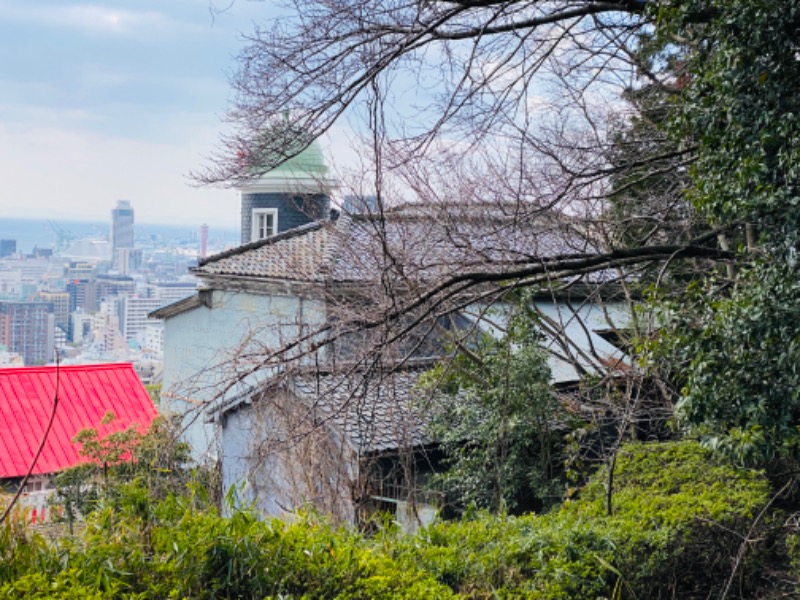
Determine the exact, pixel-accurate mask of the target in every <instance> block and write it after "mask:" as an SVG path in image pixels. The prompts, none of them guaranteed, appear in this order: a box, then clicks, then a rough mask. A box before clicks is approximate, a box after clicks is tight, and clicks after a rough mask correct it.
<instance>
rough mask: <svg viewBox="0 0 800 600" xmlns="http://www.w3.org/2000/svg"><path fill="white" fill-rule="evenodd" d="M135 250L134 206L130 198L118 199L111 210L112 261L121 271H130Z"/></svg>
mask: <svg viewBox="0 0 800 600" xmlns="http://www.w3.org/2000/svg"><path fill="white" fill-rule="evenodd" d="M132 251H133V207H132V206H131V203H130V200H117V207H116V208H115V209H113V210H112V211H111V261H112V263H113V265H114V267H115V268H116V269H117V270H119V271H120V272H121V273H123V274H125V273H127V272H128V269H129V266H130V256H131V252H132Z"/></svg>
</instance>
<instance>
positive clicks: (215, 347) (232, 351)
mask: <svg viewBox="0 0 800 600" xmlns="http://www.w3.org/2000/svg"><path fill="white" fill-rule="evenodd" d="M204 293H206V292H204ZM207 293H209V294H211V302H210V304H211V307H207V306H205V305H200V306H197V307H195V308H193V309H190V310H187V311H185V312H183V313H180V314H177V315H175V316H172V317H170V318H168V319H167V320H166V323H165V328H164V379H163V382H164V385H163V389H162V406H163V407H164V408H165V409H166V410H168V411H171V412H172V413H173V414H181V415H183V419H184V428H185V437H186V440H187V442H189V444H190V446H191V447H192V451H193V455H194V457H195V458H196V459H198V460H205V459H207V458H210V459H216V458H217V457H218V454H219V449H218V443H217V438H218V435H217V434H218V432H217V429H216V425H215V424H213V423H209V422H206V421H207V418H208V409H209V408H211V407H212V405H218V404H220V403H224V402H225V400H230V399H231V398H234V397H236V396H237V395H241V394H246V393H247V391H248V390H249V389H251V388H252V387H253V386H254V385H256V384H257V383H258V382H259V381H265V380H266V379H268V378H269V377H271V376H272V375H274V373H273V372H270V371H268V370H265V369H258V368H257V361H258V356H259V355H262V356H263V353H264V351H266V349H269V348H273V349H276V348H278V347H280V345H281V344H282V343H284V342H286V341H287V340H293V339H296V337H297V336H298V335H299V334H300V332H301V327H300V326H299V323H305V328H303V329H302V331H303V332H306V331H308V330H309V329H310V328H313V327H316V326H318V325H320V324H322V323H324V321H325V304H324V302H323V301H321V300H314V299H309V298H303V297H299V296H294V295H293V296H289V295H266V294H255V293H249V292H234V291H221V290H215V291H213V292H207ZM247 353H250V354H249V356H247V358H245V354H247Z"/></svg>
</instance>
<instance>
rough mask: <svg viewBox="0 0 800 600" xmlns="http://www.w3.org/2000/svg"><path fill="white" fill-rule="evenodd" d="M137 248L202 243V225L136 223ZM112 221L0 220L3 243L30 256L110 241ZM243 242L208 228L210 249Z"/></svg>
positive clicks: (228, 230) (224, 231)
mask: <svg viewBox="0 0 800 600" xmlns="http://www.w3.org/2000/svg"><path fill="white" fill-rule="evenodd" d="M134 231H135V244H136V247H137V248H159V247H163V246H171V247H187V246H192V245H197V244H199V239H200V225H197V227H194V228H192V227H189V226H186V225H167V224H157V223H135V230H134ZM108 232H109V222H102V221H66V220H55V219H54V220H47V219H13V218H5V217H3V218H0V240H6V239H10V240H16V241H17V252H19V253H23V254H29V253H31V252H33V249H34V248H52V249H56V248H58V246H59V243H62V244H64V242H67V241H76V240H79V239H83V238H95V239H108ZM239 242H240V238H239V231H238V230H237V229H234V228H225V229H223V228H216V227H214V226H213V225H209V230H208V245H209V248H227V247H231V246H236V245H238V244H239Z"/></svg>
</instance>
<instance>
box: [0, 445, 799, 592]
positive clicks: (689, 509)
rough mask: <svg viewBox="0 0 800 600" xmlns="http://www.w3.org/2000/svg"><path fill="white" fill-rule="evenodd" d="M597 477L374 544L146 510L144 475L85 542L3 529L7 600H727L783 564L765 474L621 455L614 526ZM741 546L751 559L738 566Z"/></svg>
mask: <svg viewBox="0 0 800 600" xmlns="http://www.w3.org/2000/svg"><path fill="white" fill-rule="evenodd" d="M604 480H605V479H604V475H603V474H602V473H600V474H598V476H597V477H596V478H594V480H593V481H592V482H591V483H590V485H589V487H588V488H586V490H585V491H584V493H583V495H582V496H581V497H580V498H578V499H577V500H574V501H571V502H569V503H567V504H566V505H564V506H563V507H562V508H560V509H556V510H553V511H551V512H550V513H548V514H546V515H543V516H537V515H526V516H522V517H508V516H503V515H492V514H485V513H480V514H473V515H471V516H469V517H467V518H465V519H463V520H461V521H457V522H451V523H438V524H435V525H433V526H431V527H429V528H427V529H425V530H423V531H421V532H420V533H418V534H417V535H415V536H409V535H405V534H403V533H401V532H399V531H397V530H395V529H392V528H384V529H382V530H380V531H379V532H378V533H377V534H376V535H374V536H372V537H364V536H362V535H360V534H358V533H355V532H354V531H352V530H350V529H347V528H334V527H332V526H330V525H329V524H327V523H326V522H325V520H324V519H323V518H322V517H319V516H317V515H314V514H306V515H301V516H299V517H298V519H297V520H295V521H294V522H293V523H283V522H279V521H271V520H269V521H265V520H260V519H258V518H257V517H256V515H255V514H253V513H252V512H249V511H247V510H244V511H238V512H235V513H234V514H233V515H232V516H231V517H229V518H224V517H221V516H219V514H218V513H217V512H216V510H215V509H214V508H212V507H210V506H207V505H205V506H204V505H203V502H202V498H199V497H198V496H197V495H196V493H193V492H192V491H191V490H187V493H186V494H184V495H182V496H180V497H179V496H174V495H172V496H168V497H167V498H166V499H164V500H161V501H154V500H153V499H152V498H151V497H150V495H149V491H148V489H147V488H146V486H145V485H143V483H142V481H141V480H137V481H134V482H132V483H126V484H122V485H121V486H120V489H119V492H120V493H119V494H118V496H117V498H116V500H115V501H114V503H113V504H112V503H102V502H101V505H100V506H98V508H97V510H96V511H95V512H94V513H92V514H91V515H90V517H89V519H88V521H87V524H86V530H85V532H83V533H82V534H81V536H80V537H70V536H66V537H63V538H60V539H57V540H54V541H48V540H46V539H45V538H44V537H42V535H41V534H39V533H37V532H36V531H33V530H26V529H24V528H20V527H19V526H18V525H17V524H14V523H5V524H3V526H2V528H0V598H9V599H10V598H20V597H26V598H57V599H66V598H98V599H100V598H102V599H106V598H137V599H148V598H154V599H155V598H340V599H364V600H366V599H368V598H408V599H412V598H433V599H435V598H476V599H478V598H564V599H567V598H570V599H575V598H577V599H580V598H587V599H588V598H598V597H616V598H636V597H638V598H673V597H682V598H687V597H698V598H705V597H709V596H710V597H716V596H717V595H718V594H719V592H720V590H721V589H722V588H723V587H724V586H725V584H726V581H727V580H728V579H729V578H730V576H731V574H734V575H735V578H736V582H737V585H736V586H735V589H736V590H737V592H736V594H734V595H731V596H729V597H737V596H738V597H761V596H760V595H761V594H762V592H764V591H765V590H766V589H767V587H766V586H767V585H771V582H770V581H768V580H767V579H766V574H767V573H768V572H771V571H775V570H776V569H778V568H779V567H780V566H781V563H780V561H779V560H777V559H776V557H775V556H772V555H769V554H767V553H766V552H765V550H764V549H765V547H766V546H767V545H768V543H771V541H772V531H771V530H770V529H769V528H768V524H769V523H770V522H771V521H770V520H767V519H762V520H760V521H758V520H757V517H758V516H759V514H760V511H762V509H764V507H765V506H767V505H768V501H769V495H770V487H769V483H768V481H767V480H766V479H765V478H764V477H763V475H761V474H760V473H758V472H756V471H751V470H744V469H740V468H736V467H734V466H732V465H730V464H728V463H726V462H725V461H724V460H722V459H719V458H716V457H715V456H714V455H712V454H711V453H710V451H708V450H704V449H703V448H701V447H700V446H699V445H697V444H696V443H693V442H681V443H668V444H639V445H630V446H624V447H623V448H622V450H621V452H620V455H619V459H618V464H617V489H618V491H617V509H616V511H615V514H614V516H613V517H607V516H605V513H604V500H603V497H604V490H603V483H602V482H603V481H604ZM754 522H755V523H757V526H756V527H753V523H754ZM748 534H749V535H748ZM742 536H744V537H745V538H746V539H747V549H748V560H746V561H743V562H742V564H741V565H740V566H739V568H738V571H737V572H734V565H733V562H732V561H731V557H732V556H735V555H736V554H737V552H738V550H739V547H740V544H741V543H742V539H743V538H742ZM791 544H792V542H791V540H790V548H794V547H795V546H796V544H794V545H791ZM795 554H796V552H795ZM787 556H788V555H787V554H786V553H784V556H783V560H784V562H786V563H787V564H788V557H787ZM767 566H769V569H767V568H766V567H767ZM784 575H785V576H786V577H787V578H788V575H786V573H784Z"/></svg>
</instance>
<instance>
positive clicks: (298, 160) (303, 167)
mask: <svg viewBox="0 0 800 600" xmlns="http://www.w3.org/2000/svg"><path fill="white" fill-rule="evenodd" d="M327 173H328V166H327V165H326V164H325V158H324V157H323V156H322V148H321V147H320V145H319V143H318V142H317V141H316V140H315V141H313V142H311V144H310V145H309V146H308V147H307V148H306V149H305V150H303V151H302V152H301V153H300V154H298V155H297V156H294V157H292V158H290V159H289V160H287V161H286V162H284V163H283V164H281V165H280V166H278V167H275V168H274V169H272V170H271V171H269V172H268V173H266V174H265V175H264V177H270V175H273V174H274V175H275V176H280V177H287V176H288V177H291V176H292V175H294V176H310V177H324V176H325V175H327Z"/></svg>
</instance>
